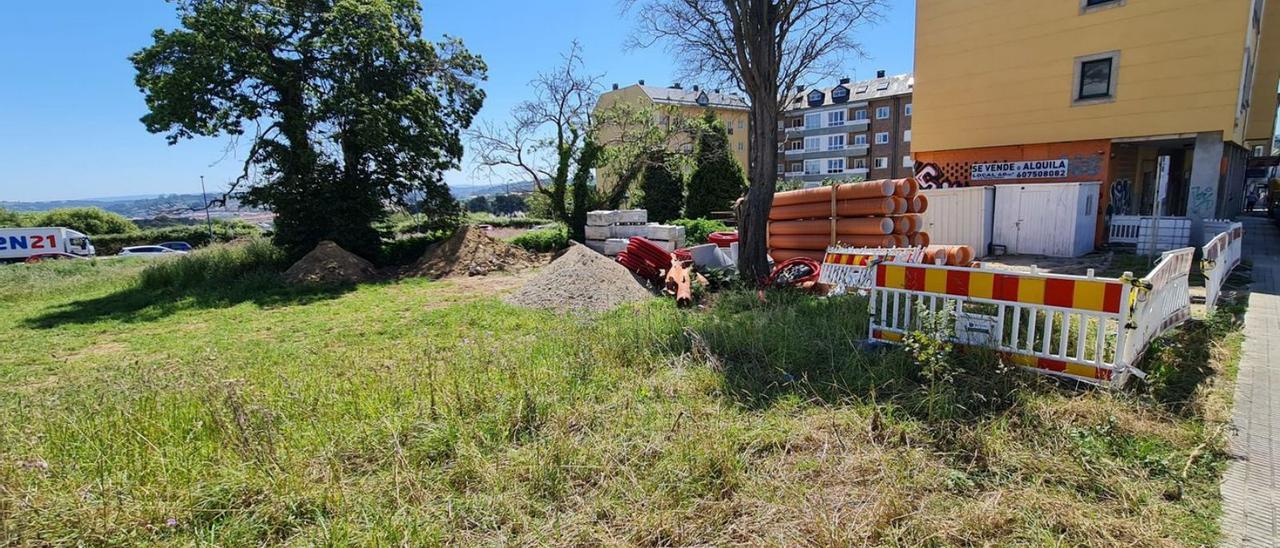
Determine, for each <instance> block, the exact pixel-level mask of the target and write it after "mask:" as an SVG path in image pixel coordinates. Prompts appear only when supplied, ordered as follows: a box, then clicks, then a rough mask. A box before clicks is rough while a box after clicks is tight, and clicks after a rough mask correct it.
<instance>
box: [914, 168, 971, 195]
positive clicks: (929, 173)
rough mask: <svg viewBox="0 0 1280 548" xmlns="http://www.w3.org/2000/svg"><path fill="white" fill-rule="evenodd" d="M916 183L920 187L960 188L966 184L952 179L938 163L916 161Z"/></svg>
mask: <svg viewBox="0 0 1280 548" xmlns="http://www.w3.org/2000/svg"><path fill="white" fill-rule="evenodd" d="M915 172H916V183H918V184H919V185H920V188H926V189H927V188H961V187H964V186H968V185H966V184H965V182H964V181H956V180H953V179H951V178H949V177H947V175H946V174H945V173H943V172H942V168H940V167H938V164H935V163H933V162H927V163H926V162H916V167H915Z"/></svg>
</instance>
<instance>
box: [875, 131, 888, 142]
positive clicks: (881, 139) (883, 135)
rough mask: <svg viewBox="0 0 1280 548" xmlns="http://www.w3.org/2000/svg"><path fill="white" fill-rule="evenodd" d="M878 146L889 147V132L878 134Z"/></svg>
mask: <svg viewBox="0 0 1280 548" xmlns="http://www.w3.org/2000/svg"><path fill="white" fill-rule="evenodd" d="M876 144H877V145H887V144H889V132H887V131H885V132H880V133H877V134H876Z"/></svg>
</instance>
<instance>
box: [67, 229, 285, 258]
mask: <svg viewBox="0 0 1280 548" xmlns="http://www.w3.org/2000/svg"><path fill="white" fill-rule="evenodd" d="M261 235H262V230H261V229H259V228H258V227H256V226H254V225H251V224H249V223H243V222H240V223H215V224H214V227H213V239H212V240H211V239H210V238H209V228H208V227H206V226H204V225H199V226H195V225H193V226H173V227H168V228H153V229H149V230H140V231H137V232H129V233H124V234H104V235H99V236H94V237H92V238H90V239H91V241H92V242H93V246H94V247H95V248H96V251H97V254H98V255H100V256H101V255H115V254H117V253H119V252H120V250H121V249H123V248H126V247H130V246H135V245H154V244H158V243H161V242H187V243H189V244H191V245H192V246H194V247H204V246H206V245H209V244H210V243H216V242H229V241H231V240H234V239H236V238H252V237H255V236H261Z"/></svg>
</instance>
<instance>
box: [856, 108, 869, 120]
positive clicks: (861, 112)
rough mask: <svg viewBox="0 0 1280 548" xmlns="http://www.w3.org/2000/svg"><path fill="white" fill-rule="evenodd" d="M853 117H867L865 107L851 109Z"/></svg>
mask: <svg viewBox="0 0 1280 548" xmlns="http://www.w3.org/2000/svg"><path fill="white" fill-rule="evenodd" d="M853 119H854V120H866V119H867V109H865V108H860V109H858V110H855V111H853Z"/></svg>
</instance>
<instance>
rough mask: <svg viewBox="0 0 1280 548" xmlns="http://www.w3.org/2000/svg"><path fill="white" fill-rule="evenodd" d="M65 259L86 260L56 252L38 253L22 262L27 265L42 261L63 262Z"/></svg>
mask: <svg viewBox="0 0 1280 548" xmlns="http://www.w3.org/2000/svg"><path fill="white" fill-rule="evenodd" d="M64 259H84V257H81V256H79V255H72V254H70V253H63V252H61V251H55V252H52V253H37V254H35V255H32V256H30V257H27V260H25V261H22V262H24V263H27V264H36V263H38V262H41V261H61V260H64Z"/></svg>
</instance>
